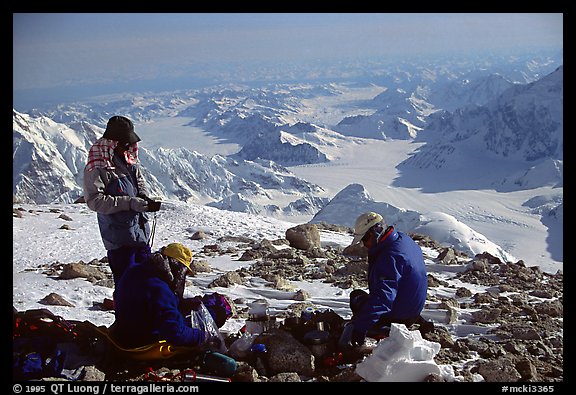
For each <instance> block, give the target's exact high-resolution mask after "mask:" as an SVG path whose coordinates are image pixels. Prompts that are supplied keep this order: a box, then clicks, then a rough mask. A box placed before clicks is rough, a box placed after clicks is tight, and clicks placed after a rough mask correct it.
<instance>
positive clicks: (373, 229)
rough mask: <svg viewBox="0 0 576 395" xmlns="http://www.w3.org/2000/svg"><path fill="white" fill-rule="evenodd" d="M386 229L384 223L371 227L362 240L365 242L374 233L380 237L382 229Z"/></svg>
mask: <svg viewBox="0 0 576 395" xmlns="http://www.w3.org/2000/svg"><path fill="white" fill-rule="evenodd" d="M383 230H384V228H383V227H382V224H376V225H374V226H373V227H371V228H370V229H369V230H368V232H366V233H365V234H364V237H362V242H363V243H365V242H367V241H368V240H369V239H370V236H371V235H372V234H373V235H374V236H375V237H376V238H378V235H379V234H380V233H382V231H383Z"/></svg>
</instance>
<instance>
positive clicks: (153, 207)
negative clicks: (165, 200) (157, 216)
mask: <svg viewBox="0 0 576 395" xmlns="http://www.w3.org/2000/svg"><path fill="white" fill-rule="evenodd" d="M161 203H162V202H157V201H155V200H149V201H148V209H147V210H146V211H148V212H155V211H159V210H160V204H161Z"/></svg>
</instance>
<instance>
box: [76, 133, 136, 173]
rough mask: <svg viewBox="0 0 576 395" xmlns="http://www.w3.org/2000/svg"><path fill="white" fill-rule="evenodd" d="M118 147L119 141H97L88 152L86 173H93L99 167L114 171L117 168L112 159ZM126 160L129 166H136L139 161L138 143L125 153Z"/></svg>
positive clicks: (102, 139)
mask: <svg viewBox="0 0 576 395" xmlns="http://www.w3.org/2000/svg"><path fill="white" fill-rule="evenodd" d="M117 145H118V142H117V141H114V140H109V139H105V138H104V137H101V138H99V139H98V140H96V142H95V143H94V145H92V147H90V151H88V161H87V163H86V171H92V170H94V169H95V168H97V167H103V168H105V169H108V170H113V169H114V168H115V166H114V162H113V161H112V158H113V157H114V150H115V149H116V146H117ZM124 158H125V159H126V163H128V164H129V165H133V164H136V162H137V161H138V143H134V144H131V145H130V146H129V147H128V149H127V150H126V151H124Z"/></svg>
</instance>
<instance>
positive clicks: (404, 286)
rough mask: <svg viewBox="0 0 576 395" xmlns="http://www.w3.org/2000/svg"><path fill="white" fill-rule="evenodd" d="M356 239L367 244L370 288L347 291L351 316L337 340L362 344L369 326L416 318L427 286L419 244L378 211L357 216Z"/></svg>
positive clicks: (342, 342)
mask: <svg viewBox="0 0 576 395" xmlns="http://www.w3.org/2000/svg"><path fill="white" fill-rule="evenodd" d="M358 243H363V244H364V246H365V247H366V248H368V291H369V292H368V293H366V292H365V291H363V290H359V289H357V290H354V291H352V292H351V293H350V308H351V310H352V319H351V321H350V323H349V324H347V325H348V328H347V329H348V330H345V331H344V333H343V334H342V338H341V339H340V342H341V344H342V345H344V346H346V345H347V346H351V347H353V346H357V345H362V344H363V343H364V339H365V337H366V334H367V332H368V331H369V330H370V329H378V328H381V327H383V326H389V325H390V324H391V323H400V324H405V325H406V326H410V325H412V324H414V323H416V322H419V320H421V317H420V313H421V312H422V309H423V308H424V303H425V302H426V295H427V290H428V275H427V272H426V266H425V264H424V256H423V254H422V250H421V249H420V246H418V244H416V242H415V241H414V240H412V238H410V236H408V235H407V234H405V233H403V232H400V231H397V230H395V229H394V227H393V226H388V227H387V226H386V224H385V223H384V221H383V217H382V216H381V215H380V214H378V213H374V212H368V213H364V214H362V215H360V216H359V217H358V219H357V220H356V224H355V226H354V239H353V241H352V245H355V244H358Z"/></svg>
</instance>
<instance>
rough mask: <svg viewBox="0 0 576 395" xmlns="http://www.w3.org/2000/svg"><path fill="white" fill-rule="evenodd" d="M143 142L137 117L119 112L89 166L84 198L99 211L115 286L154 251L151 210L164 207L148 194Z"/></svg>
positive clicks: (95, 147)
mask: <svg viewBox="0 0 576 395" xmlns="http://www.w3.org/2000/svg"><path fill="white" fill-rule="evenodd" d="M139 141H140V137H138V135H137V134H136V133H135V132H134V124H133V123H132V121H130V120H129V119H128V118H126V117H122V116H119V115H115V116H113V117H112V118H110V119H109V120H108V124H107V125H106V130H105V132H104V135H103V136H102V137H101V138H99V139H98V140H96V142H95V143H94V145H92V147H91V148H90V151H89V152H88V161H87V164H86V166H85V168H84V185H83V187H84V199H85V201H86V204H87V205H88V207H89V208H90V209H91V210H94V211H96V212H97V213H98V214H97V217H98V226H99V228H100V235H101V237H102V242H103V243H104V248H106V250H107V255H108V263H109V265H110V268H111V270H112V275H113V276H114V285H115V286H116V285H118V282H119V281H120V278H121V276H122V274H123V273H124V271H125V270H126V268H127V267H129V266H130V265H132V264H134V263H135V262H136V261H142V260H145V259H146V257H147V256H148V255H149V254H150V246H149V245H148V241H149V238H150V225H149V224H148V216H147V215H146V211H158V209H159V208H160V203H159V202H154V201H153V200H152V199H150V198H149V197H148V190H147V188H146V182H145V180H144V177H143V176H142V172H141V170H140V168H139V166H138V165H137V162H138V145H137V143H138V142H139Z"/></svg>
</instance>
